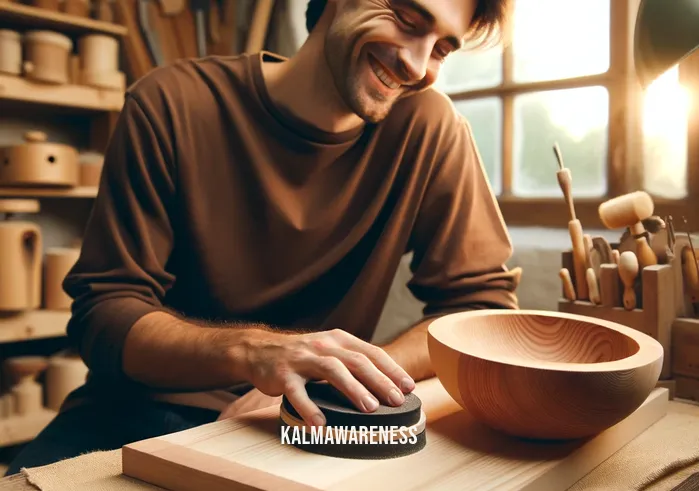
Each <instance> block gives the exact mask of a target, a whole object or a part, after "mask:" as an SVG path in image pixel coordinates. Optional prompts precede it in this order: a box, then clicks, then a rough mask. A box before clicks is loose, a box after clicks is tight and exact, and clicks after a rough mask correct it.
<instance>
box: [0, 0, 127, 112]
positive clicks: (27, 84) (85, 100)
mask: <svg viewBox="0 0 699 491" xmlns="http://www.w3.org/2000/svg"><path fill="white" fill-rule="evenodd" d="M0 5H2V3H0ZM3 100H5V101H15V102H25V103H30V104H43V105H47V106H54V107H63V108H75V109H79V110H83V111H94V112H102V111H119V110H121V107H122V106H123V104H124V95H123V94H122V93H121V92H117V91H109V90H99V89H94V88H91V87H86V86H82V85H48V84H39V83H35V82H32V81H31V80H27V79H25V78H23V77H19V76H13V75H7V74H0V101H3Z"/></svg>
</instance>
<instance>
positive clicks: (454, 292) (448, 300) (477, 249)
mask: <svg viewBox="0 0 699 491" xmlns="http://www.w3.org/2000/svg"><path fill="white" fill-rule="evenodd" d="M455 117H456V118H457V119H458V123H455V125H456V126H455V127H456V128H457V129H456V130H455V131H453V132H451V137H450V140H449V141H448V142H446V143H447V144H441V145H439V146H440V147H441V148H442V149H443V150H440V151H439V152H437V155H438V157H437V158H438V159H439V160H438V161H436V162H437V164H435V165H436V167H435V172H434V174H433V176H432V179H431V181H430V183H429V185H428V189H427V192H426V193H425V197H424V199H423V202H422V204H421V207H420V212H419V214H418V217H417V220H416V223H415V225H414V228H413V233H412V235H411V241H410V252H412V254H413V257H412V261H411V264H410V268H411V271H412V275H413V276H412V279H411V280H410V282H409V283H408V288H409V289H410V291H411V292H412V294H413V295H414V296H415V297H416V298H417V299H418V300H420V301H422V302H423V303H424V304H425V307H424V309H423V318H422V319H421V320H420V321H419V322H418V323H416V324H415V325H413V326H412V327H411V328H409V329H408V330H406V331H405V332H404V333H403V334H402V335H400V336H399V337H398V338H396V339H395V340H393V341H391V342H389V343H387V344H385V345H384V346H383V348H384V350H385V351H386V352H387V353H388V354H389V355H391V356H392V357H393V358H394V360H396V362H398V363H399V364H400V365H401V366H403V368H404V369H406V370H407V371H408V373H409V374H410V375H411V376H412V377H413V378H414V380H416V381H417V380H422V379H425V378H429V377H432V376H434V371H433V370H432V365H431V363H430V359H429V353H428V350H427V328H428V326H429V324H430V323H431V322H432V321H434V320H435V319H436V318H438V317H440V316H442V315H446V314H450V313H454V312H461V311H467V310H475V309H517V308H518V302H517V296H516V293H515V291H516V288H517V286H518V284H519V280H520V275H521V270H520V269H519V268H515V269H512V270H509V269H508V268H507V266H506V262H507V261H508V260H509V259H510V257H511V255H512V244H511V241H510V237H509V234H508V232H507V229H506V226H505V223H504V220H503V218H502V214H501V212H500V208H499V206H498V203H497V200H496V198H495V195H494V193H493V191H492V189H491V187H490V184H489V182H488V178H487V175H486V173H485V170H484V168H483V164H482V161H481V157H480V154H479V152H478V150H477V147H476V144H475V140H474V138H473V133H472V131H471V128H470V126H469V124H468V123H467V122H466V121H465V120H464V119H462V118H461V117H459V116H458V115H457V116H455Z"/></svg>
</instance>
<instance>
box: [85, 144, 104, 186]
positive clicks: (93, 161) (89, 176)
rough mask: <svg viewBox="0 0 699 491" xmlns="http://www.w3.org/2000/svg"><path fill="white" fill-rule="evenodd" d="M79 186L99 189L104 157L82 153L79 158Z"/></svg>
mask: <svg viewBox="0 0 699 491" xmlns="http://www.w3.org/2000/svg"><path fill="white" fill-rule="evenodd" d="M79 162H80V185H81V186H86V187H95V188H96V187H99V184H100V178H101V177H102V167H103V165H104V156H103V155H101V154H97V153H92V152H89V153H83V154H80V157H79Z"/></svg>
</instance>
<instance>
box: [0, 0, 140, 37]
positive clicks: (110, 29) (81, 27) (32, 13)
mask: <svg viewBox="0 0 699 491" xmlns="http://www.w3.org/2000/svg"><path fill="white" fill-rule="evenodd" d="M0 21H1V22H2V23H3V24H5V25H6V27H7V24H8V23H9V24H12V25H13V26H17V27H25V28H28V29H32V30H33V29H52V30H56V31H60V32H61V33H63V34H78V35H79V34H88V33H100V34H113V35H116V36H125V35H126V34H127V33H128V30H127V29H126V27H124V26H122V25H119V24H113V23H111V22H102V21H98V20H94V19H88V18H84V17H77V16H75V15H68V14H64V13H62V12H54V11H52V10H47V9H42V8H39V7H32V6H30V5H22V4H19V3H11V2H6V1H0Z"/></svg>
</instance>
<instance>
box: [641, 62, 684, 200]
mask: <svg viewBox="0 0 699 491" xmlns="http://www.w3.org/2000/svg"><path fill="white" fill-rule="evenodd" d="M690 102H691V100H690V93H689V91H688V90H687V89H686V88H685V87H683V86H682V85H681V84H680V81H679V68H678V67H677V66H675V67H674V68H673V69H672V70H670V71H668V72H666V73H665V74H663V75H662V76H660V77H659V78H658V79H657V80H655V81H654V82H653V83H652V84H651V85H650V86H649V87H648V89H647V90H646V94H645V100H644V106H643V166H644V183H643V184H644V187H645V189H646V190H647V191H648V192H650V193H652V194H654V195H656V196H659V197H663V198H668V199H678V198H683V197H685V196H686V195H687V125H688V119H689V109H690V107H691V104H690Z"/></svg>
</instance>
